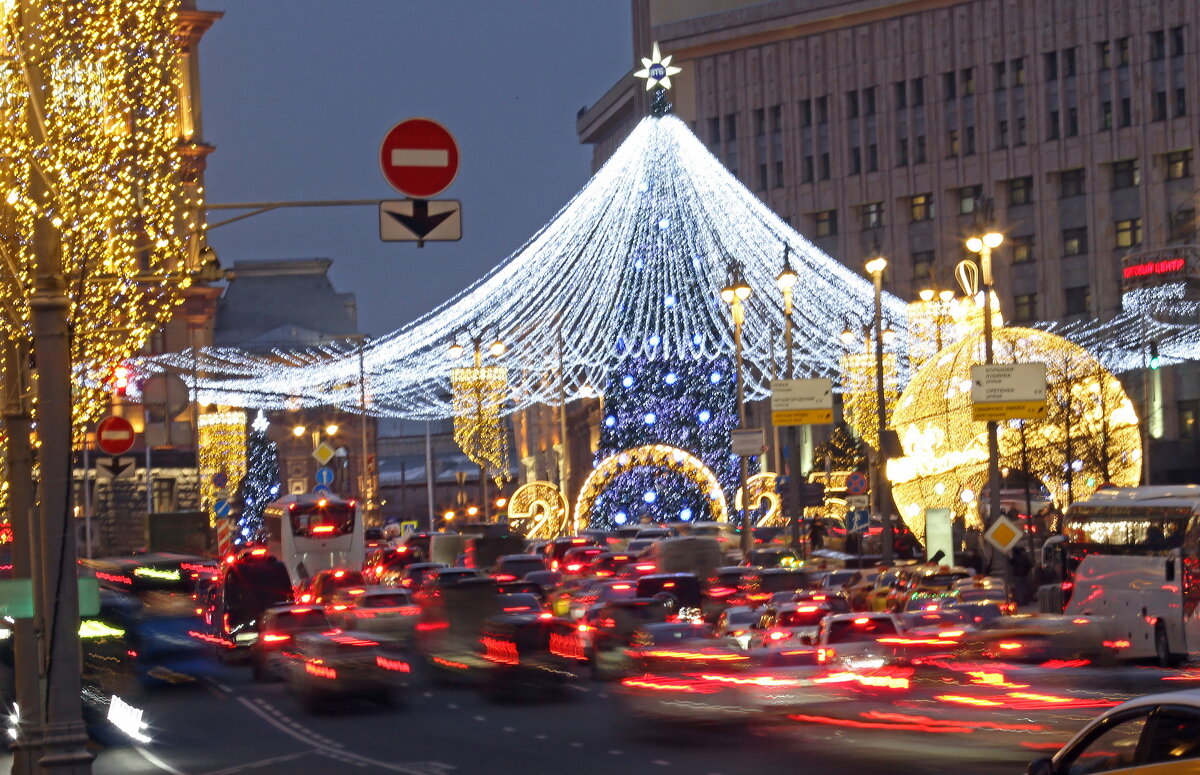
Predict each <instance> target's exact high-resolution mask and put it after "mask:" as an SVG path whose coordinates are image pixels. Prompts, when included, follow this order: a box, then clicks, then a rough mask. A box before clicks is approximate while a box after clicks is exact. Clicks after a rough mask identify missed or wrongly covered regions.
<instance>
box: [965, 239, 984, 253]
mask: <svg viewBox="0 0 1200 775" xmlns="http://www.w3.org/2000/svg"><path fill="white" fill-rule="evenodd" d="M967 250H969V251H971V252H972V253H978V252H980V251H981V250H983V240H981V239H980V238H979V237H971V238H970V239H968V240H967Z"/></svg>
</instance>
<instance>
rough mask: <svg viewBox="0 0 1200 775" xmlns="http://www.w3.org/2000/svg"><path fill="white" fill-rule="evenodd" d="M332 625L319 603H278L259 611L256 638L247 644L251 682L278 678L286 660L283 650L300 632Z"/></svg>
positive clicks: (323, 630)
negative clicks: (261, 614) (278, 604)
mask: <svg viewBox="0 0 1200 775" xmlns="http://www.w3.org/2000/svg"><path fill="white" fill-rule="evenodd" d="M331 628H332V624H331V623H330V621H329V617H328V616H327V615H326V614H325V609H324V608H322V607H321V606H319V605H280V606H275V607H273V608H268V609H267V610H266V611H264V612H263V616H262V623H261V625H260V629H259V633H258V640H257V641H255V643H254V645H253V646H251V647H250V665H251V668H252V670H253V675H254V680H255V681H268V680H271V679H273V678H282V677H283V674H284V665H285V663H286V662H287V659H286V657H284V656H283V653H282V652H283V649H284V647H285V646H287V645H289V644H290V643H291V641H292V639H293V638H294V637H296V636H297V635H299V634H300V633H302V632H325V631H326V630H329V629H331Z"/></svg>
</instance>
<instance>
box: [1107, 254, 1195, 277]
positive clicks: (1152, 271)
mask: <svg viewBox="0 0 1200 775" xmlns="http://www.w3.org/2000/svg"><path fill="white" fill-rule="evenodd" d="M1186 266H1187V260H1186V259H1184V258H1182V257H1179V258H1166V259H1163V260H1162V261H1147V262H1146V263H1144V264H1130V265H1129V266H1127V267H1125V269H1124V271H1123V273H1122V276H1123V277H1124V278H1125V279H1126V280H1132V279H1134V278H1136V277H1150V276H1152V275H1160V274H1171V273H1173V272H1181V271H1183V269H1184V268H1185V267H1186Z"/></svg>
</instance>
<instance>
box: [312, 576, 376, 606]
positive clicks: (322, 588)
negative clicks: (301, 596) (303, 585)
mask: <svg viewBox="0 0 1200 775" xmlns="http://www.w3.org/2000/svg"><path fill="white" fill-rule="evenodd" d="M365 583H366V580H365V579H364V578H363V575H362V571H356V570H350V569H349V568H329V569H328V570H323V571H318V572H317V574H316V575H315V576H313V577H312V583H311V584H310V585H309V587H308V591H309V592H310V593H311V594H312V601H311V602H312V603H313V604H314V605H324V604H325V603H328V602H329V601H330V600H332V599H333V595H334V593H335V592H337V591H338V590H339V589H345V588H346V587H361V586H363V585H364V584H365Z"/></svg>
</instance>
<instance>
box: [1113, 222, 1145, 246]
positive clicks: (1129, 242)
mask: <svg viewBox="0 0 1200 775" xmlns="http://www.w3.org/2000/svg"><path fill="white" fill-rule="evenodd" d="M1116 244H1117V247H1119V248H1132V247H1134V246H1135V245H1141V244H1142V219H1141V218H1130V219H1128V220H1124V221H1117V243H1116Z"/></svg>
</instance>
